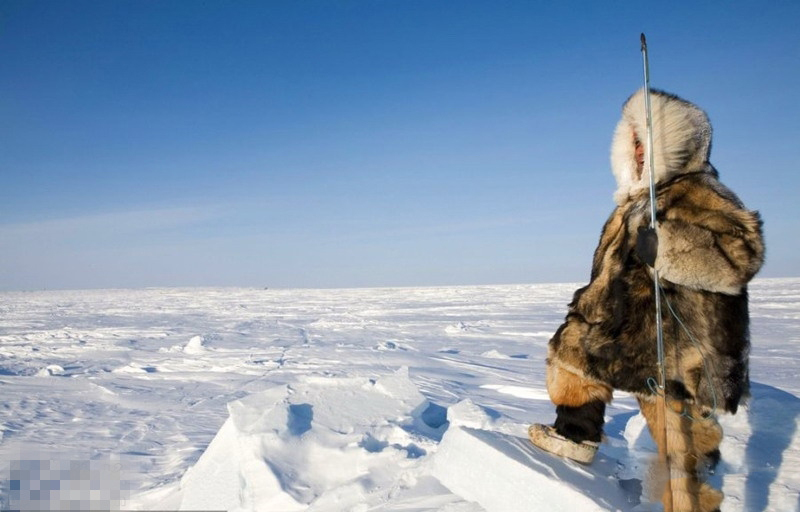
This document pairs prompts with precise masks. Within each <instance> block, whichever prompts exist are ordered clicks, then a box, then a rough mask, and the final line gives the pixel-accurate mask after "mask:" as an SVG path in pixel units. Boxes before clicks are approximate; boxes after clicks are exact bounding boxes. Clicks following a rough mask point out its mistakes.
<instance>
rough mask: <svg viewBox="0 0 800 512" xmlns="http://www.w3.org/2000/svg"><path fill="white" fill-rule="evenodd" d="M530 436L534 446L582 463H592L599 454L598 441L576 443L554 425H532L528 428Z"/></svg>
mask: <svg viewBox="0 0 800 512" xmlns="http://www.w3.org/2000/svg"><path fill="white" fill-rule="evenodd" d="M528 438H529V439H530V440H531V443H533V444H534V446H537V447H539V448H541V449H542V450H544V451H546V452H549V453H552V454H553V455H558V456H559V457H564V458H567V459H570V460H574V461H575V462H580V463H581V464H591V463H592V461H593V460H594V456H595V454H597V448H598V446H599V445H598V444H597V443H592V442H590V441H584V442H582V443H575V442H573V441H570V440H569V439H567V438H566V437H563V436H561V435H559V434H558V433H557V432H556V431H555V429H553V427H551V426H549V425H539V424H536V425H531V426H530V427H529V428H528Z"/></svg>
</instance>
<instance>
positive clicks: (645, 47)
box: [639, 32, 647, 51]
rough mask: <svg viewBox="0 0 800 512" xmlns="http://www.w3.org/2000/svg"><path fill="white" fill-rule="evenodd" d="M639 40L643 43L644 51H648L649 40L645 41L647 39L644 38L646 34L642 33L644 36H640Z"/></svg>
mask: <svg viewBox="0 0 800 512" xmlns="http://www.w3.org/2000/svg"><path fill="white" fill-rule="evenodd" d="M639 40H640V41H641V42H642V51H644V50H646V49H647V39H645V37H644V32H642V35H641V36H639Z"/></svg>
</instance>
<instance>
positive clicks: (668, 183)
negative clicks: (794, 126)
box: [529, 89, 764, 512]
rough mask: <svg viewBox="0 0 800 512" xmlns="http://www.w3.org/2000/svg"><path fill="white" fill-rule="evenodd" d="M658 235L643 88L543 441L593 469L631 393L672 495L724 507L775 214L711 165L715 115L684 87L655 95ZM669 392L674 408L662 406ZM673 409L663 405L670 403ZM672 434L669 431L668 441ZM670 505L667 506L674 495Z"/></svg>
mask: <svg viewBox="0 0 800 512" xmlns="http://www.w3.org/2000/svg"><path fill="white" fill-rule="evenodd" d="M650 97H651V111H652V140H653V161H654V169H655V174H654V179H655V184H656V198H657V199H656V209H657V212H656V230H653V229H651V228H650V217H651V214H650V211H651V210H650V175H649V173H650V166H649V162H645V154H646V143H647V137H646V135H647V131H646V130H647V127H646V112H645V97H644V89H641V90H639V91H637V92H636V93H634V94H633V95H632V96H631V97H630V98H629V99H628V100H627V101H626V103H625V104H624V106H623V108H622V119H621V120H620V121H619V123H618V124H617V127H616V130H615V132H614V137H613V142H612V145H611V166H612V170H613V173H614V176H615V178H616V181H617V190H616V192H615V194H614V200H615V203H616V208H615V209H614V211H613V213H612V214H611V216H610V217H609V219H608V220H607V221H606V223H605V225H604V227H603V231H602V233H601V236H600V242H599V244H598V246H597V249H596V250H595V253H594V259H593V263H592V271H591V278H590V281H589V284H588V285H586V286H584V287H582V288H580V289H578V290H577V291H576V292H575V294H574V296H573V300H572V302H571V303H570V305H569V308H568V312H567V315H566V319H565V321H564V323H563V324H562V325H561V326H560V327H559V328H558V330H557V331H556V333H555V334H554V335H553V337H552V339H551V340H550V342H549V346H548V357H547V362H546V365H547V390H548V393H549V395H550V399H551V401H552V402H553V403H554V405H555V406H556V420H555V423H554V424H553V425H541V424H537V425H533V426H531V427H530V429H529V437H530V439H531V441H532V442H533V443H534V444H535V445H536V446H538V447H540V448H542V449H544V450H547V451H549V452H552V453H554V454H556V455H560V456H564V457H568V458H571V459H574V460H577V461H579V462H583V463H591V461H592V459H593V457H594V455H595V453H596V451H597V449H598V445H599V443H600V442H601V440H602V433H603V421H604V413H605V407H606V405H607V404H608V403H610V402H611V399H612V393H613V390H615V389H619V390H624V391H628V392H630V393H632V394H633V395H634V396H635V397H636V399H637V400H638V403H639V406H640V409H641V412H642V414H643V416H644V418H645V419H646V421H647V424H648V427H649V430H650V432H651V434H653V437H654V439H655V440H656V441H657V444H659V451H660V453H662V454H664V456H665V457H664V458H665V459H666V460H667V461H669V462H668V464H669V470H670V475H671V478H670V480H669V484H670V485H669V486H668V487H666V490H665V493H669V496H668V495H667V494H664V495H663V496H662V499H663V500H668V499H669V500H670V501H671V503H672V506H673V509H674V510H675V511H681V512H682V511H714V510H718V508H719V506H720V503H721V501H722V494H721V493H720V492H719V491H717V490H715V489H713V488H711V487H710V486H709V485H708V484H707V483H706V482H705V481H704V477H703V475H704V470H705V468H707V467H708V465H709V464H710V463H713V462H714V460H715V459H718V458H719V444H720V442H721V440H722V429H721V427H720V426H719V424H718V422H717V421H716V419H715V414H716V413H718V412H723V411H724V412H730V413H736V410H737V407H738V406H739V404H740V402H741V401H742V400H743V398H744V397H746V396H747V394H748V389H749V371H748V354H749V346H750V339H749V316H748V298H747V283H748V282H749V281H750V280H751V279H752V278H753V276H754V275H755V274H756V273H757V272H758V270H759V269H760V267H761V265H762V263H763V261H764V242H763V238H762V221H761V218H760V216H759V214H758V212H755V211H750V210H747V209H746V208H745V207H744V205H743V204H742V202H741V201H740V200H739V199H738V197H737V196H736V195H735V194H734V193H733V192H731V191H730V190H729V189H728V188H726V187H725V186H724V185H723V184H722V183H721V182H720V181H719V179H718V173H717V171H716V170H715V169H714V167H713V166H712V165H711V164H710V163H709V153H710V149H711V125H710V123H709V120H708V117H707V116H706V114H705V112H703V111H702V110H701V109H700V108H698V107H697V106H695V105H693V104H692V103H689V102H688V101H685V100H683V99H681V98H679V97H677V96H675V95H672V94H669V93H666V92H663V91H658V90H653V89H651V92H650ZM653 269H655V270H656V271H657V273H658V276H659V286H660V289H661V296H662V298H663V299H662V301H663V303H664V304H665V306H664V307H663V308H662V319H663V331H662V332H663V340H664V360H665V365H664V366H665V382H666V385H665V386H664V389H663V390H661V387H660V386H659V375H660V373H659V364H658V353H657V352H658V351H657V343H656V339H657V334H656V330H657V322H656V313H655V311H656V309H655V290H654V272H653ZM659 397H664V398H663V399H662V400H665V401H666V407H661V410H659V407H657V404H658V403H659V402H658V401H659ZM660 403H661V404H662V405H664V403H663V402H660ZM664 429H665V430H666V438H664V439H662V438H661V436H659V435H657V434H658V433H659V432H663V431H664ZM665 503H666V501H665Z"/></svg>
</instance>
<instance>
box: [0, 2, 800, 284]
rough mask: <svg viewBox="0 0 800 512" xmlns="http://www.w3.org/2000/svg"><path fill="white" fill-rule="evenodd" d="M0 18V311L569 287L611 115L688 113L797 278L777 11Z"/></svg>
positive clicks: (402, 9)
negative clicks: (136, 291)
mask: <svg viewBox="0 0 800 512" xmlns="http://www.w3.org/2000/svg"><path fill="white" fill-rule="evenodd" d="M698 4H699V3H696V2H658V3H655V2H653V3H650V2H634V3H631V2H583V3H582V2H535V1H498V0H492V1H475V2H471V1H436V0H426V1H416V0H372V1H366V0H365V1H344V0H341V1H339V0H327V1H315V0H303V1H290V0H286V1H280V2H279V1H274V2H225V1H219V2H215V1H205V2H193V1H184V2H166V1H162V2H156V1H134V2H125V1H112V2H108V1H93V2H85V1H69V2H61V1H53V2H36V1H21V2H16V1H11V0H4V1H3V3H2V4H0V119H2V120H3V122H2V123H0V131H2V133H0V144H2V146H1V147H0V176H1V177H2V187H1V188H0V261H1V262H2V263H1V264H0V289H6V290H13V289H41V288H48V289H52V288H97V287H143V286H205V285H230V286H258V287H261V286H269V287H357V286H418V285H449V284H491V283H534V282H565V281H569V282H585V281H586V280H588V276H589V266H590V261H591V254H592V251H593V250H594V247H595V244H596V242H597V238H598V236H599V232H600V229H601V227H602V224H603V222H604V221H605V219H606V217H607V216H608V214H609V213H610V212H611V210H612V209H613V201H612V193H613V190H614V187H615V183H614V179H613V176H612V174H611V172H610V168H609V163H608V152H609V149H608V148H609V144H610V141H611V136H612V133H613V129H614V126H615V124H616V122H617V120H618V117H619V111H620V106H621V104H622V103H623V102H624V100H625V99H626V98H627V97H628V95H630V94H631V93H632V92H633V91H634V90H636V89H637V88H638V87H640V86H641V83H642V70H641V54H640V52H639V33H640V32H645V33H646V34H647V37H648V41H649V46H650V59H651V76H652V85H653V86H654V87H658V88H661V89H665V90H668V91H670V92H674V93H676V94H679V95H681V96H683V97H685V98H686V99H688V100H690V101H693V102H695V103H697V104H698V105H700V106H701V107H702V108H704V109H705V110H706V111H707V112H708V114H709V116H710V118H711V121H712V123H713V125H714V130H715V131H714V146H713V151H712V158H711V161H712V163H714V165H715V166H716V167H717V168H718V169H719V170H720V174H721V178H722V180H723V182H724V183H726V184H727V185H729V186H730V187H731V188H733V189H734V190H735V191H736V192H737V193H738V194H739V196H740V197H741V198H742V199H743V200H744V201H745V202H746V203H747V205H748V206H749V207H750V208H753V209H758V210H760V211H761V213H762V215H763V217H764V220H765V230H766V237H767V244H768V262H767V264H766V266H765V268H764V270H763V271H762V273H761V275H762V276H764V277H781V276H798V275H800V272H799V271H800V258H799V257H798V253H799V252H800V247H799V246H798V245H799V244H798V236H797V235H798V233H800V221H798V218H799V217H800V208H798V203H800V201H798V199H797V195H798V191H800V172H799V171H800V169H798V166H800V144H798V141H800V102H798V101H797V98H796V91H797V90H800V66H798V63H799V62H800V59H799V58H800V32H799V31H798V30H797V24H798V22H799V21H800V3H798V2H796V1H791V2H780V1H777V2H764V3H756V2H708V3H703V4H702V5H698Z"/></svg>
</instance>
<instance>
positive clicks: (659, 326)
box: [641, 33, 672, 512]
mask: <svg viewBox="0 0 800 512" xmlns="http://www.w3.org/2000/svg"><path fill="white" fill-rule="evenodd" d="M641 43H642V60H643V64H644V108H645V116H646V119H647V146H646V148H645V149H646V158H647V162H648V165H649V170H650V172H649V174H650V227H651V228H652V229H653V231H654V232H656V234H657V227H656V179H655V164H654V157H653V117H652V110H651V107H650V64H649V62H648V59H647V40H646V39H645V37H644V33H642V35H641ZM653 291H654V293H655V300H656V349H657V352H658V371H659V375H658V377H659V379H658V387H659V391H660V394H657V395H656V410H657V414H658V413H660V414H661V421H659V423H660V424H661V431H660V432H657V433H656V434H657V435H658V436H659V437H660V438H661V439H660V440H657V441H659V442H658V443H657V444H658V446H659V452H660V456H661V458H662V460H663V461H664V463H665V464H666V468H667V469H666V474H667V479H666V484H665V485H666V489H665V492H664V498H663V504H664V512H672V488H671V485H670V478H671V475H670V463H669V452H668V451H667V414H668V412H667V401H666V398H667V397H666V387H667V372H666V363H665V357H664V327H663V322H662V318H661V290H660V287H659V285H658V270H656V269H655V268H653ZM659 402H660V404H659Z"/></svg>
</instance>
